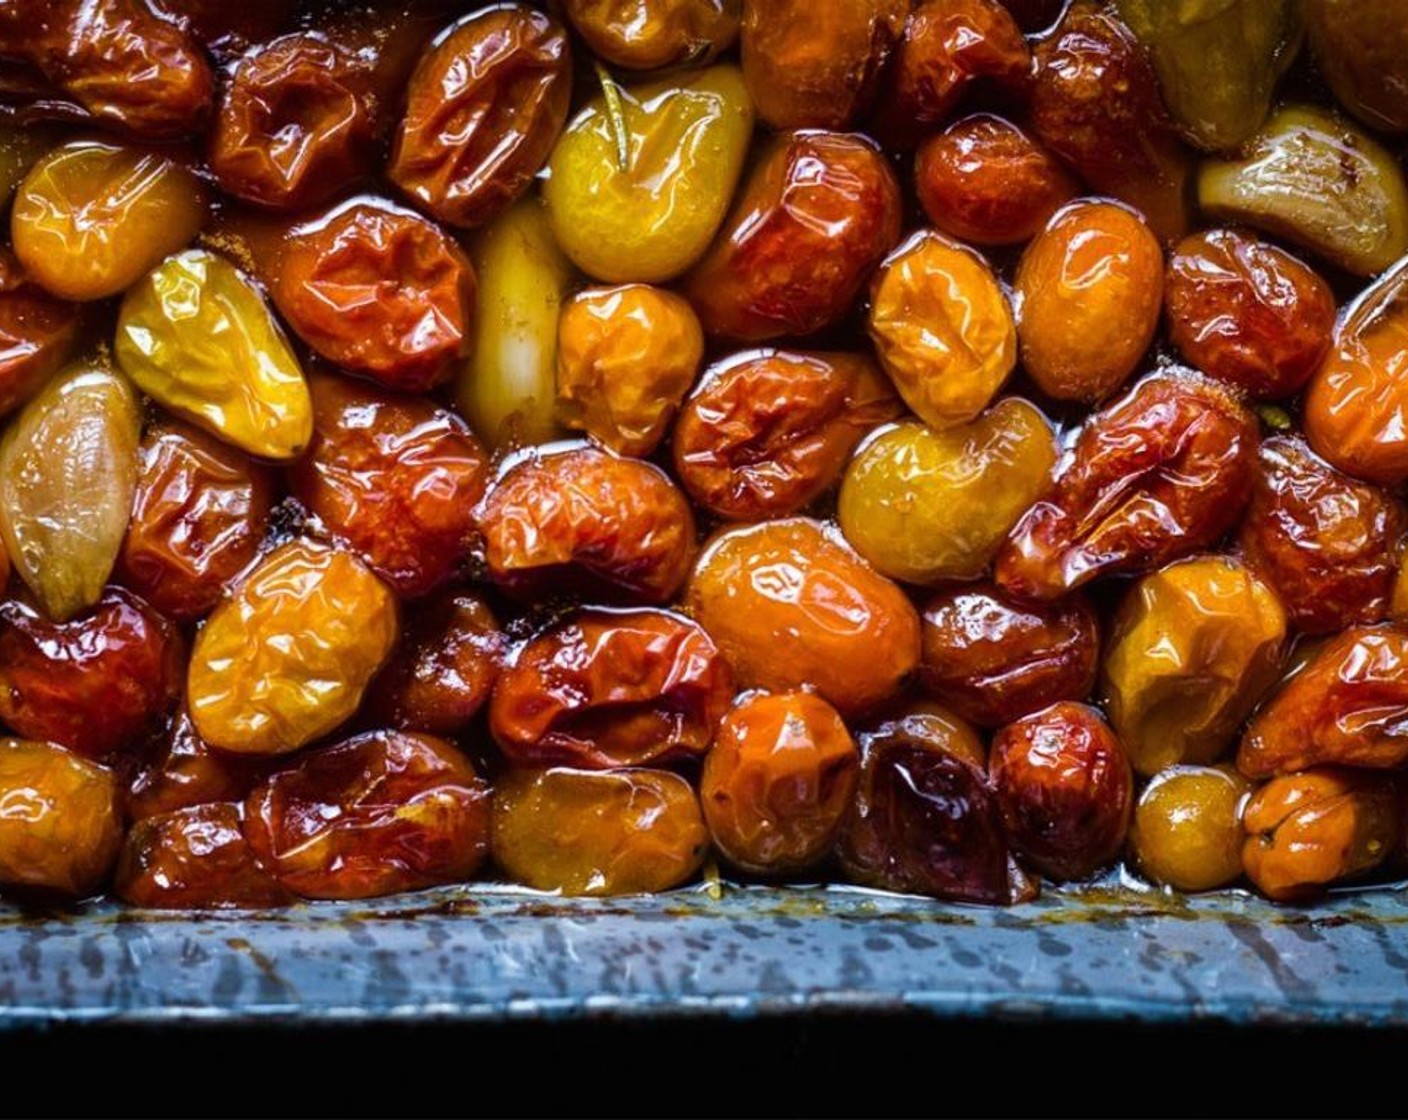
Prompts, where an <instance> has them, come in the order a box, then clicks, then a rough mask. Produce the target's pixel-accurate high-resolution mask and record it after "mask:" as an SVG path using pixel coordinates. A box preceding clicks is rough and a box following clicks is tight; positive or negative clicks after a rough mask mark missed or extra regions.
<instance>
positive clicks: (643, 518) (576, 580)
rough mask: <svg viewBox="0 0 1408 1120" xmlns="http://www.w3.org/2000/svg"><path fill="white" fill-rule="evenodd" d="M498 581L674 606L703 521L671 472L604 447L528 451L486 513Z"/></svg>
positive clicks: (531, 589) (536, 590) (488, 555)
mask: <svg viewBox="0 0 1408 1120" xmlns="http://www.w3.org/2000/svg"><path fill="white" fill-rule="evenodd" d="M479 524H480V527H481V528H482V530H483V533H484V543H485V559H486V560H487V562H488V566H489V575H490V577H491V578H492V579H493V580H494V582H495V583H497V584H498V585H499V586H501V587H502V588H504V590H506V591H507V592H509V593H510V594H512V595H515V596H520V597H525V598H528V597H532V596H534V595H540V594H544V593H547V594H562V593H577V594H581V595H583V596H585V597H606V598H610V599H616V600H626V601H628V602H630V601H634V602H644V603H667V602H669V601H670V600H671V599H672V598H674V596H675V593H676V592H677V591H679V589H680V586H681V585H682V584H683V583H684V581H685V578H686V577H687V576H688V575H689V565H690V562H691V560H693V558H694V549H695V539H694V517H693V515H692V514H691V513H690V510H689V503H688V502H687V501H685V499H684V495H683V494H681V493H680V492H679V490H678V489H676V488H675V485H674V483H672V482H671V481H670V480H669V478H668V477H667V476H666V475H665V473H664V472H663V471H661V470H659V469H657V468H656V467H653V466H651V465H650V464H649V463H643V462H641V461H640V460H638V459H618V458H617V457H616V456H614V455H610V454H608V453H607V452H605V451H598V450H597V449H595V448H578V449H573V450H568V451H558V452H553V453H550V454H545V455H538V454H537V453H536V452H532V453H529V457H528V458H525V459H523V460H522V461H520V462H519V463H517V464H516V465H515V466H513V467H511V468H510V469H509V470H508V471H507V473H505V474H504V475H503V477H501V478H500V479H499V480H498V482H496V483H495V484H494V485H493V487H491V488H490V490H489V496H488V497H487V498H486V499H485V500H484V503H483V506H482V508H481V510H480V513H479Z"/></svg>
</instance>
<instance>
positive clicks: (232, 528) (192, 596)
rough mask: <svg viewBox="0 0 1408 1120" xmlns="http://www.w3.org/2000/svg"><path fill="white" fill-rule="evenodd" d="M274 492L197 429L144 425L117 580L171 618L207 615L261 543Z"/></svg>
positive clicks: (243, 459)
mask: <svg viewBox="0 0 1408 1120" xmlns="http://www.w3.org/2000/svg"><path fill="white" fill-rule="evenodd" d="M273 489H274V487H273V479H272V478H271V477H270V473H269V471H268V469H267V468H265V467H263V466H260V465H259V464H257V463H255V462H253V461H252V460H251V459H250V458H249V456H247V455H245V454H244V453H243V452H240V451H236V450H235V449H234V448H233V447H230V446H228V445H227V444H223V443H221V442H220V441H219V440H217V439H215V438H214V437H213V436H210V435H207V434H206V433H205V432H203V431H201V430H200V429H199V428H194V427H192V426H190V425H189V424H183V423H181V422H180V421H160V422H158V423H155V424H153V425H151V427H149V428H148V429H147V433H146V435H145V436H144V437H143V438H142V447H141V466H140V471H139V473H138V475H137V489H136V493H135V495H134V496H133V499H132V520H131V521H130V522H129V523H128V526H127V536H126V538H125V539H124V540H123V542H122V552H121V554H120V555H119V557H118V562H117V578H118V580H119V581H120V582H122V583H124V584H126V585H127V586H128V587H130V588H132V590H133V591H136V592H137V593H138V594H139V595H141V596H142V597H143V598H145V599H146V600H147V601H148V602H149V603H151V604H152V605H153V606H154V607H156V608H157V609H158V610H161V611H164V612H165V613H166V614H168V615H170V616H171V617H172V618H175V619H181V620H193V619H198V618H201V617H203V616H205V615H207V614H209V613H210V612H211V611H212V610H214V609H215V605H216V604H217V603H218V602H219V601H220V599H221V597H222V596H223V595H224V594H225V591H226V589H227V588H229V586H230V585H231V584H232V583H233V582H234V579H235V577H236V576H237V575H239V573H240V572H242V571H243V570H244V569H245V567H246V566H247V565H248V564H249V563H250V561H252V560H253V559H254V556H255V553H256V552H257V551H258V549H259V545H260V544H261V543H262V542H263V540H264V534H265V532H266V531H267V530H268V527H269V510H270V504H271V502H272V498H273Z"/></svg>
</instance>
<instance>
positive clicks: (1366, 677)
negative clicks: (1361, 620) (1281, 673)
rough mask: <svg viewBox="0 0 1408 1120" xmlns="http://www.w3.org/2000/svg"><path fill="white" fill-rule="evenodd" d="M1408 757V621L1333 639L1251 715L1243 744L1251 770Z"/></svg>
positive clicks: (1381, 765) (1381, 762)
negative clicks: (1407, 622) (1406, 624)
mask: <svg viewBox="0 0 1408 1120" xmlns="http://www.w3.org/2000/svg"><path fill="white" fill-rule="evenodd" d="M1405 762H1408V627H1405V626H1401V625H1385V626H1359V627H1354V628H1352V629H1349V630H1346V631H1345V632H1344V633H1342V634H1340V635H1338V636H1337V637H1335V638H1332V639H1330V641H1329V642H1327V643H1326V644H1325V645H1324V646H1323V647H1321V648H1320V649H1319V650H1317V651H1316V652H1315V653H1314V655H1313V656H1312V657H1311V659H1310V661H1309V663H1308V664H1307V665H1306V667H1305V668H1304V669H1302V670H1301V671H1300V672H1299V673H1297V674H1296V675H1295V676H1294V677H1292V678H1291V679H1290V681H1289V682H1288V683H1287V684H1286V685H1285V686H1284V687H1282V689H1281V691H1280V692H1278V693H1276V694H1275V695H1273V696H1272V697H1271V699H1270V700H1268V701H1267V702H1266V703H1265V704H1264V705H1263V706H1262V708H1261V710H1260V711H1258V712H1257V714H1256V715H1255V716H1253V717H1252V721H1251V723H1250V724H1248V725H1247V729H1246V732H1245V733H1244V734H1243V736H1242V744H1241V747H1240V748H1239V749H1238V751H1237V769H1238V770H1240V771H1241V772H1242V773H1243V774H1245V775H1246V776H1247V777H1249V778H1267V777H1270V776H1272V775H1273V774H1291V773H1294V772H1295V771H1297V770H1308V769H1310V768H1311V767H1314V766H1353V767H1363V768H1366V769H1375V770H1381V769H1393V768H1396V767H1400V766H1402V765H1403V764H1404V763H1405Z"/></svg>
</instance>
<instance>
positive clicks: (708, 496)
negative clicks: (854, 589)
mask: <svg viewBox="0 0 1408 1120" xmlns="http://www.w3.org/2000/svg"><path fill="white" fill-rule="evenodd" d="M900 411H901V406H900V403H899V401H898V399H896V397H895V394H894V392H893V390H892V389H891V387H890V384H889V382H888V381H887V380H886V379H885V377H884V375H883V374H881V372H880V371H879V370H878V369H877V368H876V367H875V365H874V363H873V362H871V361H870V360H869V359H867V358H864V357H862V356H861V355H859V354H840V353H822V352H818V351H802V350H759V351H753V352H750V353H745V354H738V355H735V356H733V357H731V358H726V359H724V360H723V361H722V362H718V363H716V364H715V365H713V366H711V367H710V368H709V370H708V371H707V372H706V373H705V375H704V377H703V379H702V380H701V381H700V384H699V387H698V388H697V389H696V390H695V391H694V393H693V394H691V395H690V398H689V400H688V401H687V402H686V403H685V406H684V408H683V410H682V411H681V412H680V417H679V420H678V421H677V422H676V424H675V431H674V436H673V450H674V467H675V474H676V476H677V477H678V478H679V480H680V483H681V484H682V485H683V486H684V488H685V489H686V490H687V491H688V492H689V496H690V497H691V498H693V499H694V500H695V502H697V503H698V504H699V505H700V506H702V507H703V508H704V509H706V510H708V511H709V512H710V513H712V514H714V515H715V516H717V517H721V518H724V519H725V520H728V521H761V520H765V519H767V518H769V517H786V516H788V515H789V514H793V513H799V512H801V511H802V510H804V509H805V508H806V507H807V506H809V505H810V504H811V503H812V502H814V501H816V499H817V498H819V497H821V496H822V495H823V494H824V493H826V492H827V491H828V490H830V489H832V488H833V487H834V486H835V485H836V483H837V481H838V480H839V478H840V475H841V471H842V469H843V468H844V467H845V465H846V460H847V459H848V458H849V457H850V454H851V452H852V451H853V450H854V449H855V446H856V444H857V443H859V442H860V440H861V439H862V438H863V437H864V436H865V435H866V433H867V432H869V431H870V430H871V429H872V428H874V427H876V426H877V425H878V424H881V423H884V422H885V421H886V420H891V419H894V418H895V417H896V416H898V415H899V413H900Z"/></svg>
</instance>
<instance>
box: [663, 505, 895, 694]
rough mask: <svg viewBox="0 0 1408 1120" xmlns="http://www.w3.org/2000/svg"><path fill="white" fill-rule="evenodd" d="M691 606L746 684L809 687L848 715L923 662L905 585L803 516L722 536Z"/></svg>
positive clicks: (707, 557)
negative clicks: (877, 569) (901, 586)
mask: <svg viewBox="0 0 1408 1120" xmlns="http://www.w3.org/2000/svg"><path fill="white" fill-rule="evenodd" d="M684 607H685V610H687V611H688V612H689V614H690V615H692V616H693V617H694V618H695V619H696V620H697V621H698V622H699V624H700V625H701V626H703V627H704V629H705V630H707V631H708V632H709V635H710V636H711V637H712V638H713V639H714V641H716V642H717V643H718V645H719V649H720V650H722V651H723V655H724V657H725V658H727V660H728V662H729V664H730V665H732V666H733V669H734V672H735V673H736V674H737V676H738V683H739V684H740V685H741V686H743V687H744V688H767V689H774V690H777V691H790V690H792V689H798V688H803V687H811V688H814V689H816V691H817V692H818V693H819V694H820V695H821V696H822V697H823V698H824V699H826V700H828V701H829V702H830V703H831V704H832V705H833V706H834V707H835V708H836V709H837V710H838V711H840V712H841V714H842V715H845V716H854V715H858V714H863V713H865V712H867V711H870V710H872V709H874V708H876V707H878V706H879V705H881V704H883V703H884V702H885V701H887V700H890V699H893V698H894V697H895V696H896V695H898V693H899V692H900V690H901V689H902V688H903V686H904V684H905V682H906V681H907V680H908V678H909V676H910V674H911V673H912V672H913V671H914V669H915V667H916V665H917V664H918V662H919V616H918V614H917V613H916V612H915V610H914V607H913V605H912V604H911V603H910V601H909V599H908V598H906V596H905V594H904V592H903V591H901V590H900V589H899V587H897V586H896V585H895V584H893V583H891V582H890V581H889V580H887V579H886V578H885V577H884V576H881V575H878V574H877V573H876V572H875V571H874V570H873V569H872V568H870V567H869V566H868V565H867V564H866V563H865V561H863V560H862V559H861V558H860V557H859V556H857V555H856V554H855V553H854V552H852V551H851V549H850V548H848V547H847V546H846V544H845V543H844V542H843V541H841V540H839V539H838V538H837V537H836V536H834V535H832V534H830V533H828V532H827V530H826V528H825V527H824V526H823V525H822V524H821V523H820V522H817V521H811V520H808V519H806V518H801V517H798V518H792V519H789V520H785V521H771V522H765V523H763V524H761V525H749V526H740V527H738V528H736V529H729V530H727V531H726V532H723V533H721V534H719V535H718V536H716V537H715V538H714V539H713V541H711V542H710V543H709V545H708V546H707V547H706V548H705V550H704V553H703V555H702V556H700V558H699V562H698V563H697V564H696V565H695V568H694V574H693V576H692V577H691V578H690V581H689V585H688V587H686V588H685V593H684Z"/></svg>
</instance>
